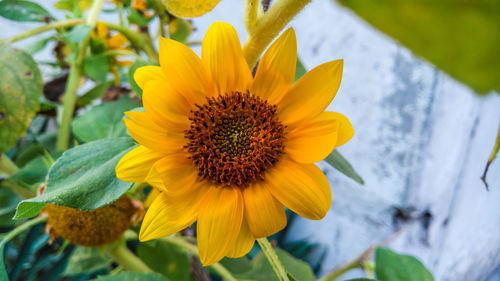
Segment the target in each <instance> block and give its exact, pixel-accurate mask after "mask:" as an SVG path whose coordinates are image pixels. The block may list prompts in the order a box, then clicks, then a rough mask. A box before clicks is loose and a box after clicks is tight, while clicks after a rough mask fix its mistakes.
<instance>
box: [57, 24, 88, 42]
mask: <svg viewBox="0 0 500 281" xmlns="http://www.w3.org/2000/svg"><path fill="white" fill-rule="evenodd" d="M91 30H92V27H91V26H90V25H86V24H79V25H77V26H75V27H73V28H72V29H71V31H70V32H68V33H66V34H64V39H66V40H68V41H70V42H73V43H80V42H82V41H83V39H85V37H87V35H89V33H90V31H91Z"/></svg>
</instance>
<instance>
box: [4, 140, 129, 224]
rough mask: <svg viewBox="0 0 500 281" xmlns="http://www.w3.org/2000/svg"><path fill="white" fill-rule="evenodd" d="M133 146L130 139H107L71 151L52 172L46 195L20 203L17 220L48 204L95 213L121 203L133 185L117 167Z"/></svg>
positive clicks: (27, 216) (50, 172) (62, 157)
mask: <svg viewBox="0 0 500 281" xmlns="http://www.w3.org/2000/svg"><path fill="white" fill-rule="evenodd" d="M133 145H134V141H133V140H132V139H131V138H129V137H122V138H107V139H102V140H98V141H93V142H89V143H86V144H83V145H80V146H77V147H74V148H71V149H69V150H67V151H66V152H64V153H63V155H62V156H61V157H59V159H57V161H56V162H55V163H54V165H52V167H51V168H50V170H49V175H48V178H47V186H46V187H45V191H44V193H43V194H42V195H41V196H38V197H34V198H30V199H27V200H23V201H22V202H21V203H19V205H18V206H17V211H16V215H15V217H14V219H22V218H29V217H33V216H36V215H37V214H38V212H39V211H40V210H41V209H42V208H43V207H44V206H45V205H46V204H47V203H54V204H56V205H62V206H67V207H71V208H78V209H81V210H94V209H97V208H99V207H102V206H104V205H106V204H109V203H111V202H113V201H115V200H117V199H118V198H120V197H121V196H122V195H123V194H124V193H125V192H127V191H128V190H129V188H130V186H131V183H128V182H124V181H121V180H119V179H117V178H116V175H115V167H116V164H117V163H118V161H119V160H120V158H122V157H123V155H125V153H127V152H128V151H129V150H130V149H131V148H132V146H133Z"/></svg>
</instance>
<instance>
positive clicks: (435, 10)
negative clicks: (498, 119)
mask: <svg viewBox="0 0 500 281" xmlns="http://www.w3.org/2000/svg"><path fill="white" fill-rule="evenodd" d="M339 2H340V3H341V4H343V5H344V6H346V7H348V8H350V9H351V10H353V11H354V12H356V13H357V14H358V15H360V16H361V17H362V18H363V19H365V20H366V21H367V22H369V23H370V24H372V25H374V26H375V27H376V28H378V29H380V30H381V31H383V32H385V33H387V34H388V35H390V36H391V37H393V38H395V39H396V40H398V41H399V42H401V43H402V44H403V45H405V46H406V47H408V48H409V49H410V50H412V51H413V52H414V53H416V54H417V55H420V56H422V57H424V58H425V59H427V60H429V61H430V62H431V63H433V64H435V65H436V66H437V67H438V68H440V69H442V70H444V71H445V72H447V73H448V74H450V75H451V76H452V77H454V78H455V79H457V80H459V81H461V82H463V83H465V84H466V85H468V86H470V87H471V88H472V89H474V90H475V91H477V92H478V93H488V92H489V91H492V90H497V91H498V90H499V89H500V55H499V54H500V43H499V42H500V5H499V3H498V1H497V0H476V1H455V0H441V1H420V0H377V1H374V0H371V1H366V0H339Z"/></svg>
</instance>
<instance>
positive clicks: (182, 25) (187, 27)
mask: <svg viewBox="0 0 500 281" xmlns="http://www.w3.org/2000/svg"><path fill="white" fill-rule="evenodd" d="M168 31H169V33H170V39H173V40H175V41H179V42H181V43H186V41H187V39H188V38H189V35H191V32H193V26H192V25H191V23H190V22H189V21H187V20H185V19H181V18H176V19H174V20H172V21H171V22H169V23H168Z"/></svg>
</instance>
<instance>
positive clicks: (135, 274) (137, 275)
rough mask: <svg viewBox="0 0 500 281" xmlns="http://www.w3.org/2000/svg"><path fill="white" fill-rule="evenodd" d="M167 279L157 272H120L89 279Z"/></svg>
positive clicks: (159, 280)
mask: <svg viewBox="0 0 500 281" xmlns="http://www.w3.org/2000/svg"><path fill="white" fill-rule="evenodd" d="M145 280H148V281H169V280H168V279H167V278H166V277H165V276H163V275H161V274H158V273H152V272H151V273H139V272H122V273H120V274H117V275H107V276H99V277H97V278H96V279H92V280H91V281H145Z"/></svg>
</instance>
